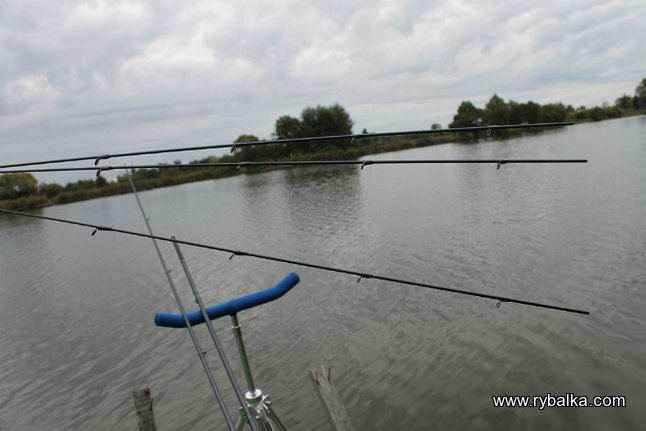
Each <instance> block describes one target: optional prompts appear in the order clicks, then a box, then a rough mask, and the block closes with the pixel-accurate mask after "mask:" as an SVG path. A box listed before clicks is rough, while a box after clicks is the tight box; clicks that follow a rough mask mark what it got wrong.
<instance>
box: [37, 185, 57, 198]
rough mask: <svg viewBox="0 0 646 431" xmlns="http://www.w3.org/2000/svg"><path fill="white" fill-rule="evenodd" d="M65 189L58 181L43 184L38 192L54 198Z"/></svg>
mask: <svg viewBox="0 0 646 431" xmlns="http://www.w3.org/2000/svg"><path fill="white" fill-rule="evenodd" d="M62 191H63V186H61V185H60V184H56V183H51V184H41V185H40V188H39V190H38V192H39V193H40V194H41V195H44V196H47V197H48V198H53V197H54V196H56V195H57V194H59V193H60V192H62Z"/></svg>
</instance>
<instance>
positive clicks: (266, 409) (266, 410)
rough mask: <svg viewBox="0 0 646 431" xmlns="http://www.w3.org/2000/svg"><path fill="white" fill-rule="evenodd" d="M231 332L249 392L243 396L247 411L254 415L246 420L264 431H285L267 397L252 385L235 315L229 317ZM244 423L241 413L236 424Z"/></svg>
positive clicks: (251, 377) (240, 332)
mask: <svg viewBox="0 0 646 431" xmlns="http://www.w3.org/2000/svg"><path fill="white" fill-rule="evenodd" d="M231 330H232V331H233V336H234V337H235V339H236V343H237V344H238V351H239V352H240V361H241V362H242V370H243V372H244V375H245V379H246V380H247V386H248V387H249V391H248V392H247V393H246V394H245V398H246V400H247V406H248V408H249V410H250V411H253V412H254V414H255V417H254V418H247V420H248V421H251V420H255V421H256V423H257V424H258V426H259V427H260V429H262V430H265V431H287V428H285V425H284V424H283V423H282V421H281V420H280V418H278V416H277V415H276V413H275V412H274V410H273V408H272V407H271V400H270V399H269V395H267V394H263V393H262V390H260V389H259V388H257V387H256V385H255V384H254V381H253V376H252V374H251V367H250V366H249V358H248V357H247V351H246V349H245V346H244V341H243V339H242V330H241V329H240V323H239V322H238V316H237V315H236V314H232V315H231ZM245 422H246V421H245V419H244V413H242V412H241V419H240V421H239V422H238V426H240V424H244V423H245ZM238 429H241V428H238Z"/></svg>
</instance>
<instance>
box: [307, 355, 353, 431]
mask: <svg viewBox="0 0 646 431" xmlns="http://www.w3.org/2000/svg"><path fill="white" fill-rule="evenodd" d="M310 377H311V379H312V383H313V384H314V387H315V388H316V392H317V393H318V395H319V399H320V400H321V403H322V404H323V406H324V407H325V410H326V411H327V414H328V418H329V419H330V424H331V425H332V428H334V429H335V430H336V431H354V427H353V426H352V422H350V416H348V412H346V411H345V408H344V407H343V404H341V401H339V398H338V395H337V392H336V388H335V387H334V385H333V384H332V379H331V377H330V367H327V366H325V365H321V366H320V367H318V368H312V369H311V370H310Z"/></svg>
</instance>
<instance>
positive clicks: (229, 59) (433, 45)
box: [0, 0, 646, 181]
mask: <svg viewBox="0 0 646 431" xmlns="http://www.w3.org/2000/svg"><path fill="white" fill-rule="evenodd" d="M644 23H646V3H645V2H644V0H634V1H631V0H627V1H593V0H587V1H577V0H568V1H564V0H558V1H540V2H538V1H535V0H532V1H505V0H497V1H469V0H466V1H449V0H440V1H406V0H395V1H387V0H382V1H379V0H370V1H363V0H356V1H348V0H328V1H318V2H305V1H285V0H274V1H255V0H246V1H219V0H207V1H201V0H191V1H164V0H150V1H135V2H127V1H118V0H110V1H70V0H56V1H50V0H48V1H44V0H0V65H1V66H0V145H1V152H0V154H1V155H2V156H1V157H0V160H1V161H0V164H6V163H11V162H24V161H31V160H40V159H44V158H59V157H68V156H81V155H93V154H103V153H111V152H120V151H134V150H141V149H154V148H166V147H172V146H193V145H206V144H211V143H214V144H215V143H230V142H232V141H233V140H234V139H235V138H236V137H237V136H238V135H240V134H243V133H244V134H254V135H256V136H258V137H259V138H270V137H271V133H272V131H273V128H274V122H275V120H276V119H277V118H278V117H279V116H281V115H292V116H295V117H298V116H299V115H300V112H301V111H302V110H303V108H305V107H307V106H316V105H330V104H333V103H339V104H341V105H342V106H344V107H345V108H346V110H347V111H348V112H349V113H350V116H351V117H352V119H353V120H354V121H355V127H354V131H355V132H360V131H361V130H362V129H363V128H366V129H368V130H369V131H372V132H382V131H396V130H406V129H425V128H429V127H430V125H431V123H434V122H439V123H441V124H442V126H446V125H447V124H448V123H449V122H450V121H451V119H452V116H453V114H455V111H456V109H457V107H458V105H459V104H460V102H461V101H462V100H471V101H472V102H473V103H474V104H476V105H477V106H483V105H484V103H486V101H487V100H488V99H489V98H490V97H491V95H492V94H493V93H497V94H498V95H499V96H501V97H502V98H503V99H505V100H509V99H513V100H516V101H518V102H526V101H528V100H533V101H536V102H539V103H549V102H563V103H565V104H572V105H574V106H579V105H588V106H590V105H598V104H601V103H602V102H604V101H607V102H610V103H612V102H614V100H615V99H616V98H617V97H619V96H621V95H622V94H624V93H628V94H630V95H632V94H633V93H634V89H635V87H636V86H637V84H638V83H639V82H640V81H641V79H642V78H644V77H646V31H645V30H644V25H645V24H644ZM208 154H209V153H202V154H197V155H195V154H191V155H186V156H181V157H182V158H183V159H184V160H185V161H188V160H189V159H196V158H201V157H204V156H206V155H208ZM173 157H174V158H178V157H180V156H178V155H174V156H173ZM77 177H78V175H77ZM39 179H41V181H42V180H43V176H42V175H39Z"/></svg>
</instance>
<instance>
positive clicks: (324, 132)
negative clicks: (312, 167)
mask: <svg viewBox="0 0 646 431" xmlns="http://www.w3.org/2000/svg"><path fill="white" fill-rule="evenodd" d="M353 125H354V122H353V121H352V119H351V118H350V115H349V114H348V113H347V111H346V110H345V108H343V107H342V106H341V105H338V104H335V105H331V106H320V105H319V106H317V107H316V108H312V107H307V108H305V109H304V110H303V112H302V113H301V118H300V120H299V119H298V118H294V117H290V116H289V115H283V116H282V117H280V118H279V119H278V120H276V125H275V131H274V137H275V138H277V139H298V138H308V137H316V136H337V135H349V134H352V126H353ZM349 143H350V140H349V139H339V140H333V141H327V142H326V143H321V142H301V143H298V144H286V145H285V146H284V148H285V151H286V153H287V154H291V153H293V152H300V153H310V152H314V151H318V150H320V149H321V148H322V147H325V146H328V147H329V146H337V147H340V148H346V147H347V146H348V145H349Z"/></svg>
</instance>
